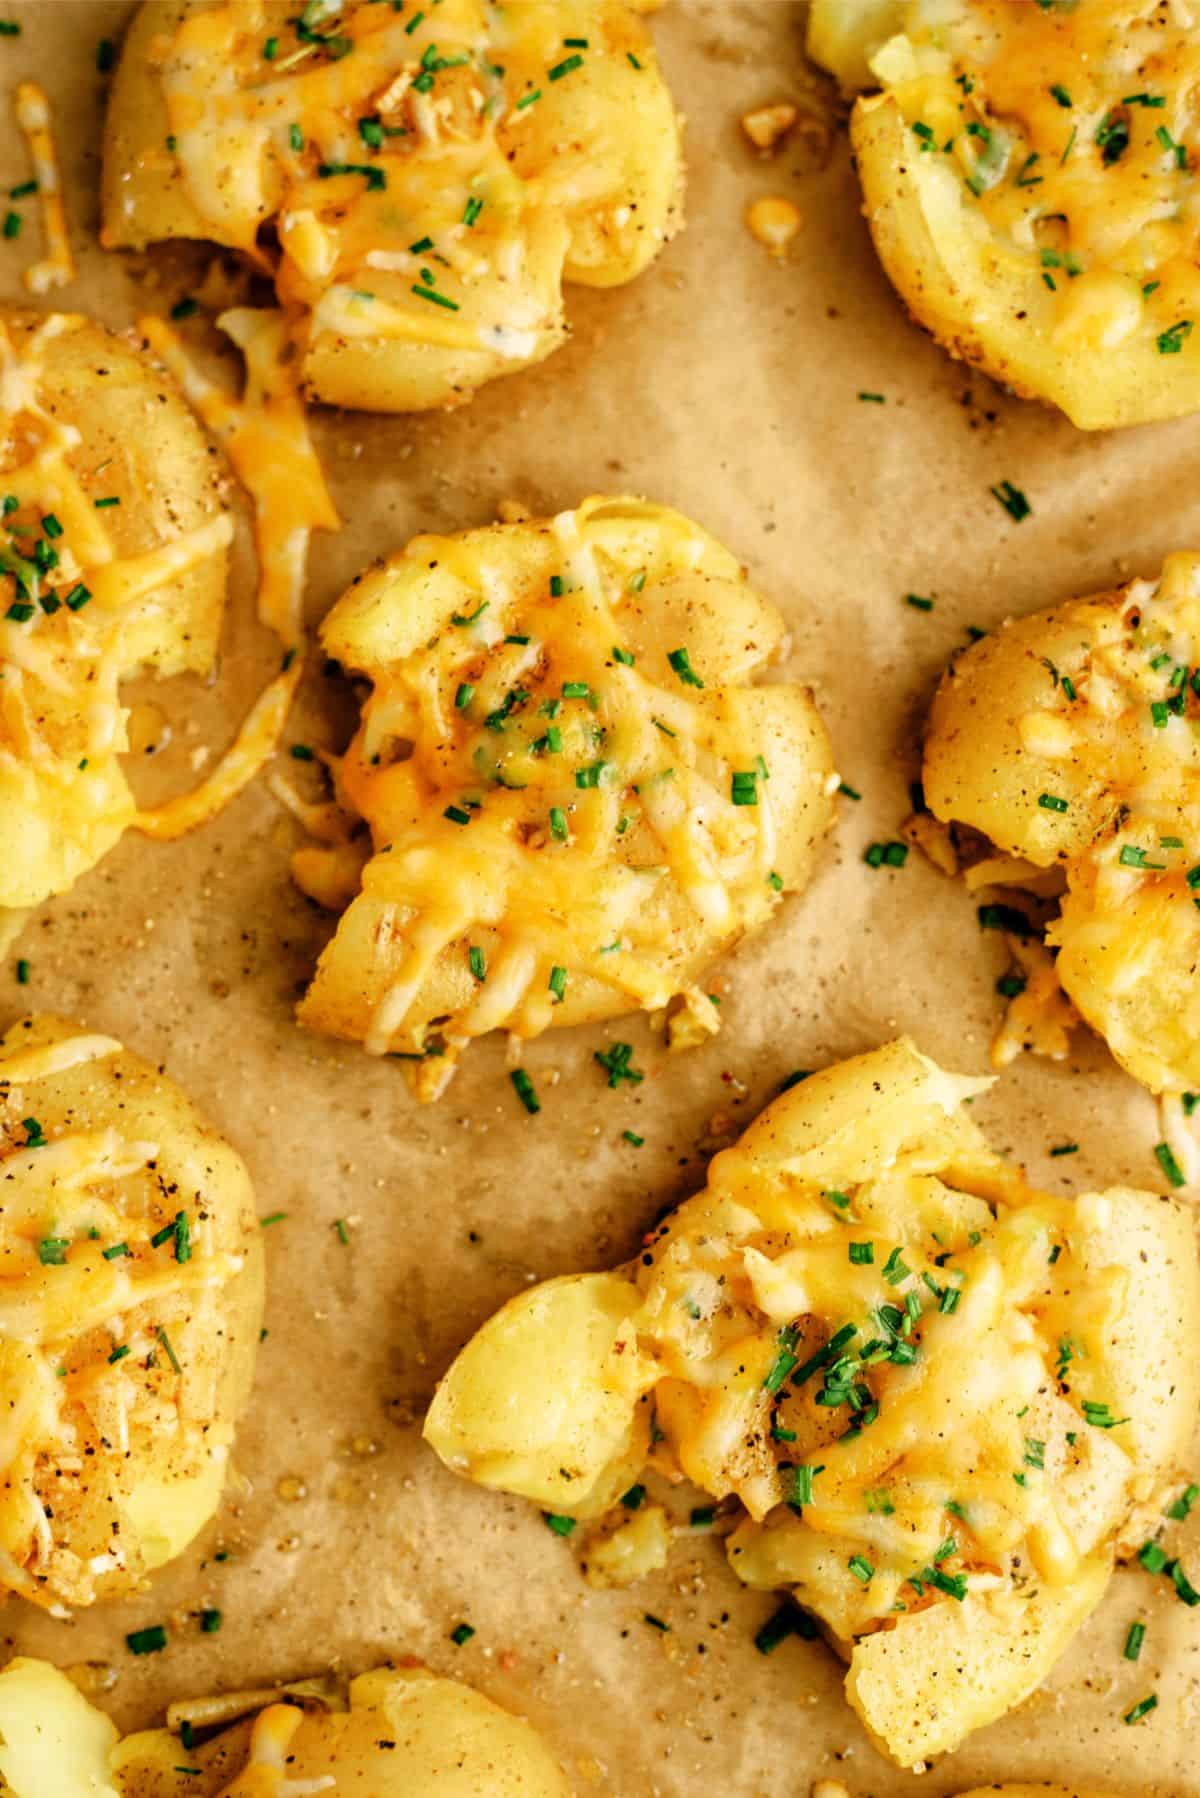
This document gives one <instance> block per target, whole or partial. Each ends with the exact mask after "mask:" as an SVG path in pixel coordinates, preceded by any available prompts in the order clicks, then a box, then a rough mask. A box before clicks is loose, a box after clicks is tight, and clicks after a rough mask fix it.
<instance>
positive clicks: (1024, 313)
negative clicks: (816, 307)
mask: <svg viewBox="0 0 1200 1798" xmlns="http://www.w3.org/2000/svg"><path fill="white" fill-rule="evenodd" d="M810 46H811V48H812V50H813V53H814V54H815V55H816V56H817V57H818V59H819V60H823V61H825V62H826V63H827V64H828V65H829V66H831V67H832V68H834V70H835V72H837V73H838V74H839V75H840V76H841V77H842V79H843V80H844V81H846V82H847V84H848V85H851V86H858V85H866V86H871V85H879V86H881V87H882V90H883V91H882V92H881V93H879V94H875V95H868V96H866V97H864V98H862V99H860V100H859V101H858V103H857V105H856V108H855V114H854V121H853V128H852V135H853V139H854V144H855V149H856V153H857V158H858V163H859V168H860V172H861V175H862V180H863V187H864V193H865V196H866V202H867V205H866V211H867V216H868V219H869V221H870V224H871V228H872V232H873V235H874V237H875V241H876V245H877V247H878V249H879V252H880V255H881V257H882V260H883V262H884V265H885V267H886V268H887V271H888V273H889V274H890V276H891V278H892V279H893V281H894V282H895V284H896V286H897V287H898V288H899V290H900V292H901V294H902V295H903V297H904V299H905V300H906V301H907V303H908V305H909V307H910V308H911V310H912V311H913V313H914V314H915V316H916V317H917V318H918V320H919V321H920V322H921V323H922V324H924V325H926V326H927V327H928V328H929V329H930V330H932V331H933V332H934V334H935V336H937V337H939V338H940V339H941V340H942V341H943V342H944V343H946V345H947V346H948V347H949V348H950V349H951V350H952V351H953V353H955V354H959V355H962V356H964V357H966V359H967V360H969V361H973V362H977V363H979V364H980V365H981V366H982V367H983V368H984V369H986V370H987V372H988V373H990V374H992V375H993V376H995V377H996V378H997V379H999V380H1002V381H1006V382H1008V383H1009V385H1011V386H1013V387H1015V388H1016V389H1017V391H1019V392H1024V393H1028V394H1033V395H1036V396H1038V397H1041V398H1045V399H1049V400H1052V401H1054V402H1055V403H1056V404H1058V405H1060V406H1062V407H1063V408H1064V409H1065V410H1066V412H1067V413H1068V414H1069V416H1070V417H1071V418H1072V419H1073V420H1074V421H1075V422H1076V423H1077V424H1079V425H1081V426H1083V427H1085V428H1097V427H1105V426H1109V425H1113V424H1128V423H1135V422H1138V421H1140V420H1142V419H1147V418H1159V417H1171V416H1174V415H1176V414H1179V413H1183V412H1190V411H1192V410H1194V409H1195V408H1196V407H1197V405H1200V332H1197V331H1196V326H1197V324H1200V269H1198V259H1197V250H1198V249H1200V205H1198V204H1197V201H1198V195H1200V190H1198V188H1197V180H1196V167H1197V151H1198V150H1200V145H1198V144H1197V142H1196V140H1195V119H1194V112H1193V108H1192V94H1193V91H1194V88H1195V85H1196V82H1197V79H1198V78H1200V22H1198V21H1197V20H1196V19H1195V18H1194V16H1193V10H1192V9H1191V8H1190V6H1179V5H1177V4H1175V3H1174V0H1117V3H1114V0H1075V3H1073V4H1070V5H1065V4H1058V3H1054V0H1052V3H1051V4H1047V5H1033V4H1030V3H1029V0H952V3H951V4H946V3H944V0H883V4H880V3H879V0H816V5H815V7H814V10H813V15H812V22H811V28H810ZM868 65H869V67H868Z"/></svg>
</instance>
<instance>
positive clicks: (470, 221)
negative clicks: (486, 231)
mask: <svg viewBox="0 0 1200 1798" xmlns="http://www.w3.org/2000/svg"><path fill="white" fill-rule="evenodd" d="M482 211H483V201H482V200H481V199H479V198H478V196H477V195H474V194H472V196H471V198H470V199H469V200H468V201H467V204H466V206H465V207H464V209H463V224H464V225H474V224H475V222H476V220H477V219H478V217H479V215H480V213H481V212H482Z"/></svg>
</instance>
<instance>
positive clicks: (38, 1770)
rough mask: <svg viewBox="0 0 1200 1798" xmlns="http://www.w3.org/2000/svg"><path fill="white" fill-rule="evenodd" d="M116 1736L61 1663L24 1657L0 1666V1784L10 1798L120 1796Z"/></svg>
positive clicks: (110, 1797) (111, 1726) (115, 1732)
mask: <svg viewBox="0 0 1200 1798" xmlns="http://www.w3.org/2000/svg"><path fill="white" fill-rule="evenodd" d="M116 1741H117V1731H116V1729H115V1727H114V1725H113V1724H112V1723H110V1722H109V1720H108V1718H107V1717H106V1716H105V1715H104V1714H103V1712H101V1711H98V1710H96V1709H95V1708H94V1707H93V1706H92V1705H90V1704H89V1703H88V1701H87V1699H86V1698H84V1696H83V1695H82V1693H81V1692H80V1691H79V1690H78V1688H77V1687H76V1686H74V1685H72V1683H71V1681H70V1680H69V1679H68V1678H67V1676H66V1674H65V1673H60V1672H59V1671H58V1669H57V1667H51V1666H50V1665H49V1664H48V1663H47V1662H45V1661H33V1660H27V1659H25V1658H24V1657H20V1658H18V1659H17V1660H14V1661H10V1662H9V1663H8V1665H7V1667H5V1668H4V1669H3V1671H2V1672H0V1785H2V1786H3V1789H4V1791H5V1792H7V1793H10V1794H11V1798H117V1793H116V1789H115V1787H114V1785H113V1783H112V1778H111V1774H110V1767H109V1755H110V1753H111V1751H112V1749H113V1748H114V1747H115V1746H116Z"/></svg>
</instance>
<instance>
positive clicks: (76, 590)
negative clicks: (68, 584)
mask: <svg viewBox="0 0 1200 1798" xmlns="http://www.w3.org/2000/svg"><path fill="white" fill-rule="evenodd" d="M91 597H92V595H91V593H90V591H89V589H88V588H87V587H85V586H84V584H83V582H82V581H76V583H75V585H74V586H73V587H72V588H71V591H70V592H69V593H68V594H67V595H66V596H65V598H64V600H63V604H64V605H65V606H66V607H67V608H68V610H69V611H72V612H81V611H82V610H83V608H84V606H86V604H87V602H88V600H89V599H90V598H91Z"/></svg>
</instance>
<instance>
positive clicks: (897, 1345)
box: [425, 1041, 1200, 1767]
mask: <svg viewBox="0 0 1200 1798" xmlns="http://www.w3.org/2000/svg"><path fill="white" fill-rule="evenodd" d="M988 1084H989V1083H988V1082H987V1081H980V1080H971V1079H966V1078H961V1077H957V1076H954V1075H950V1074H946V1073H944V1072H943V1071H942V1070H941V1069H939V1068H938V1067H936V1066H935V1065H934V1064H933V1062H931V1061H929V1060H927V1059H926V1058H925V1057H924V1056H923V1055H921V1054H919V1053H918V1051H917V1050H916V1049H915V1048H914V1047H913V1045H912V1044H911V1043H909V1042H907V1041H900V1042H895V1043H892V1044H890V1045H889V1046H887V1047H885V1048H883V1049H880V1050H878V1051H876V1052H875V1053H874V1054H870V1055H864V1056H860V1057H858V1058H857V1059H856V1060H853V1061H849V1062H844V1063H842V1064H841V1065H840V1066H836V1067H833V1068H829V1069H827V1070H826V1071H825V1072H823V1073H820V1074H815V1075H813V1076H812V1077H811V1078H809V1079H807V1080H806V1081H804V1082H803V1084H801V1085H798V1086H796V1087H795V1088H793V1089H792V1090H790V1091H789V1092H787V1093H785V1094H784V1095H783V1096H782V1097H780V1098H778V1099H776V1100H775V1102H774V1103H773V1104H772V1105H770V1106H769V1107H768V1108H767V1110H766V1111H765V1112H764V1113H763V1114H762V1116H761V1117H760V1118H759V1119H758V1120H757V1122H756V1123H754V1124H753V1125H751V1127H750V1129H749V1130H747V1132H746V1133H745V1135H744V1136H743V1137H742V1139H741V1141H740V1142H738V1143H737V1144H736V1145H735V1146H734V1147H733V1148H730V1149H727V1150H725V1151H724V1152H723V1153H721V1154H719V1155H718V1156H717V1157H716V1158H715V1160H714V1161H713V1162H712V1164H711V1166H710V1168H709V1176H708V1185H707V1187H706V1188H705V1190H704V1191H703V1192H702V1193H700V1194H699V1195H698V1196H697V1197H696V1198H693V1199H691V1200H689V1201H688V1202H687V1203H686V1204H684V1205H682V1206H681V1207H680V1208H679V1210H678V1211H676V1212H675V1213H674V1214H673V1215H672V1216H670V1217H668V1218H667V1219H666V1220H665V1221H664V1222H663V1223H662V1224H661V1225H659V1226H658V1227H657V1228H656V1229H655V1230H654V1231H652V1232H651V1234H650V1235H649V1236H648V1237H647V1238H646V1240H645V1243H644V1245H643V1253H642V1254H640V1255H639V1256H638V1257H637V1258H636V1259H635V1260H634V1261H632V1262H630V1263H629V1264H628V1265H627V1266H626V1267H624V1268H621V1269H618V1270H617V1271H616V1272H614V1273H611V1274H587V1275H582V1276H579V1277H578V1278H575V1279H570V1278H568V1279H558V1280H551V1281H548V1282H546V1283H545V1284H544V1285H541V1286H536V1287H534V1288H532V1289H530V1290H527V1291H525V1292H522V1293H520V1294H518V1295H517V1296H516V1297H515V1298H513V1299H511V1300H510V1301H509V1303H508V1304H507V1305H506V1306H504V1308H503V1309H502V1310H501V1311H500V1312H498V1313H497V1315H496V1316H495V1317H494V1318H492V1319H491V1321H490V1322H488V1323H486V1324H485V1325H484V1326H483V1328H482V1329H481V1330H480V1331H479V1332H478V1334H477V1335H476V1336H475V1337H474V1338H473V1339H472V1340H471V1341H470V1342H468V1344H467V1345H466V1347H465V1348H464V1349H463V1350H462V1352H461V1354H460V1355H459V1356H458V1359H457V1360H456V1361H455V1362H454V1364H453V1366H452V1367H451V1368H450V1370H449V1372H448V1373H447V1374H446V1376H445V1378H444V1379H443V1380H442V1382H441V1384H440V1385H439V1387H438V1389H437V1392H436V1395H435V1397H434V1400H433V1403H432V1405H431V1407H430V1410H429V1414H428V1417H427V1419H426V1423H425V1436H426V1439H427V1440H428V1441H429V1443H430V1444H431V1445H432V1447H433V1448H434V1449H435V1451H436V1452H437V1453H438V1455H439V1456H440V1457H441V1458H442V1460H443V1461H445V1462H446V1464H447V1465H448V1466H449V1467H451V1468H453V1469H455V1470H456V1471H458V1472H460V1473H463V1474H465V1475H466V1476H467V1477H469V1478H471V1479H475V1480H478V1481H481V1482H482V1483H484V1484H487V1485H493V1486H500V1487H502V1488H503V1489H504V1490H506V1491H509V1492H515V1493H519V1494H522V1495H526V1496H529V1497H531V1498H533V1499H534V1500H535V1501H536V1502H537V1503H539V1504H541V1505H543V1506H545V1507H546V1508H547V1509H548V1510H552V1511H553V1512H555V1513H560V1514H563V1515H565V1516H567V1517H577V1518H591V1517H596V1516H599V1515H600V1514H601V1513H602V1512H603V1511H604V1510H605V1509H606V1508H607V1507H608V1506H609V1505H610V1504H611V1503H612V1501H613V1498H614V1496H615V1495H616V1494H617V1493H619V1492H620V1491H621V1489H622V1487H623V1486H624V1485H628V1484H629V1483H631V1481H632V1480H633V1479H635V1478H636V1477H637V1474H638V1472H639V1470H640V1469H641V1467H642V1465H643V1463H644V1462H645V1461H646V1460H647V1458H648V1459H649V1465H650V1466H651V1467H652V1468H653V1469H655V1470H656V1471H657V1472H659V1473H660V1474H663V1475H665V1476H666V1478H667V1479H668V1480H669V1481H678V1480H680V1479H687V1480H689V1481H691V1482H693V1483H694V1484H695V1485H697V1486H699V1487H701V1488H702V1489H703V1490H704V1491H705V1492H706V1493H708V1494H710V1495H711V1497H712V1498H713V1499H715V1500H718V1501H726V1503H727V1507H728V1508H729V1510H730V1511H731V1513H732V1518H733V1519H737V1518H740V1521H738V1522H737V1523H736V1527H735V1528H734V1529H733V1533H732V1534H731V1535H729V1536H728V1537H727V1539H726V1546H727V1552H728V1555H729V1559H730V1563H731V1565H732V1566H733V1568H734V1570H735V1571H736V1572H737V1573H738V1574H739V1576H740V1577H741V1578H742V1579H744V1580H746V1581H747V1582H748V1583H749V1584H751V1585H754V1586H763V1587H783V1588H786V1589H788V1590H790V1591H791V1592H792V1594H793V1595H794V1596H795V1598H796V1599H797V1600H798V1601H799V1602H800V1603H801V1604H802V1605H804V1606H805V1607H806V1608H807V1609H808V1610H809V1611H811V1612H812V1613H813V1614H814V1615H815V1616H816V1617H817V1618H818V1619H819V1620H820V1622H821V1624H822V1625H823V1627H824V1629H825V1631H826V1633H827V1634H828V1635H829V1637H830V1638H831V1640H832V1642H833V1643H834V1645H835V1646H836V1647H837V1649H838V1650H839V1652H841V1653H842V1654H843V1655H844V1656H845V1657H846V1659H847V1660H848V1662H849V1667H848V1672H847V1677H846V1691H847V1695H848V1697H849V1699H850V1702H851V1704H852V1705H853V1706H854V1708H855V1710H856V1711H857V1712H858V1714H859V1716H860V1717H861V1718H862V1721H863V1723H864V1724H865V1725H866V1728H867V1729H868V1731H869V1732H870V1734H871V1736H872V1737H873V1738H874V1739H875V1740H876V1742H877V1743H878V1744H879V1745H880V1746H881V1747H882V1748H883V1749H884V1750H885V1751H886V1752H887V1753H889V1754H890V1755H891V1756H892V1757H893V1758H894V1759H895V1760H896V1761H898V1762H899V1763H900V1764H901V1765H903V1766H906V1767H916V1766H918V1765H919V1764H920V1763H922V1762H923V1761H925V1760H926V1759H927V1758H928V1757H929V1756H931V1755H935V1754H941V1753H944V1752H946V1751H947V1750H949V1749H952V1748H955V1747H957V1746H958V1745H959V1744H960V1743H961V1742H962V1741H963V1740H964V1738H965V1737H966V1736H967V1735H968V1734H970V1732H971V1731H972V1730H974V1729H977V1728H979V1727H980V1726H981V1725H982V1724H984V1723H987V1722H989V1721H991V1720H993V1719H994V1718H996V1717H999V1716H1000V1715H1002V1714H1003V1713H1004V1712H1005V1711H1007V1710H1009V1709H1011V1708H1012V1707H1013V1706H1014V1705H1016V1704H1019V1703H1020V1702H1021V1701H1022V1699H1024V1698H1026V1697H1027V1696H1028V1695H1029V1694H1030V1693H1031V1692H1032V1691H1033V1689H1034V1688H1035V1686H1036V1685H1037V1684H1038V1682H1039V1681H1040V1680H1041V1679H1042V1678H1043V1677H1044V1675H1045V1674H1046V1673H1047V1672H1048V1671H1049V1669H1050V1668H1051V1667H1052V1666H1053V1664H1054V1662H1055V1661H1056V1660H1057V1658H1058V1657H1059V1655H1060V1654H1061V1653H1062V1652H1063V1650H1064V1648H1065V1647H1066V1645H1067V1643H1068V1642H1069V1640H1070V1639H1071V1637H1072V1636H1073V1635H1074V1633H1075V1631H1076V1630H1078V1628H1079V1627H1080V1625H1081V1624H1082V1622H1083V1621H1084V1619H1085V1618H1086V1617H1087V1616H1088V1614H1089V1613H1090V1612H1091V1611H1092V1610H1093V1609H1094V1607H1095V1606H1096V1605H1097V1604H1098V1603H1099V1601H1100V1598H1101V1596H1102V1594H1103V1592H1104V1589H1105V1587H1106V1585H1107V1583H1108V1579H1109V1575H1110V1573H1111V1571H1112V1568H1113V1564H1114V1560H1115V1558H1116V1557H1117V1556H1118V1555H1119V1554H1121V1553H1124V1552H1128V1550H1129V1548H1130V1546H1131V1543H1130V1540H1129V1532H1130V1530H1131V1528H1132V1527H1133V1526H1132V1523H1131V1519H1132V1514H1133V1512H1134V1508H1135V1505H1140V1504H1143V1503H1145V1502H1146V1501H1148V1500H1150V1499H1152V1498H1153V1497H1154V1496H1155V1495H1156V1492H1157V1489H1158V1488H1159V1487H1160V1486H1161V1485H1162V1484H1163V1483H1164V1482H1165V1481H1166V1480H1167V1479H1168V1478H1169V1476H1170V1474H1171V1472H1172V1470H1173V1467H1174V1464H1175V1461H1176V1457H1177V1456H1178V1455H1180V1454H1181V1453H1182V1452H1184V1450H1185V1449H1186V1446H1187V1443H1188V1441H1189V1439H1190V1435H1191V1431H1192V1429H1193V1426H1194V1422H1195V1417H1196V1407H1197V1402H1198V1400H1200V1370H1198V1369H1197V1365H1196V1357H1195V1353H1194V1342H1195V1331H1196V1325H1197V1320H1198V1318H1200V1270H1198V1267H1197V1258H1196V1245H1195V1240H1194V1236H1193V1230H1192V1224H1191V1220H1190V1217H1189V1216H1188V1214H1187V1213H1186V1212H1185V1210H1184V1209H1183V1208H1182V1206H1180V1205H1178V1204H1177V1203H1175V1202H1173V1201H1171V1200H1169V1199H1157V1198H1154V1197H1152V1196H1151V1195H1150V1194H1148V1193H1142V1192H1134V1191H1130V1190H1128V1189H1124V1188H1118V1189H1116V1190H1113V1191H1110V1192H1106V1193H1102V1194H1093V1195H1090V1196H1088V1197H1083V1198H1079V1199H1077V1200H1068V1199H1061V1198H1052V1197H1049V1196H1047V1195H1045V1194H1043V1193H1040V1192H1037V1191H1035V1190H1033V1189H1031V1188H1030V1187H1028V1186H1027V1185H1026V1184H1025V1183H1024V1181H1023V1179H1022V1178H1021V1176H1020V1175H1019V1174H1018V1173H1017V1172H1016V1171H1015V1170H1014V1169H1012V1168H1010V1167H1009V1166H1008V1165H1007V1164H1005V1163H1004V1162H1003V1161H1002V1160H1001V1159H1000V1158H999V1157H998V1156H997V1155H995V1154H994V1153H993V1152H992V1151H991V1150H990V1149H989V1148H988V1146H987V1144H986V1142H985V1141H984V1138H983V1137H982V1135H981V1134H980V1132H979V1130H978V1129H977V1128H976V1127H975V1125H974V1124H973V1123H972V1122H971V1121H970V1119H969V1117H968V1115H967V1113H966V1111H965V1110H964V1109H963V1105H964V1101H966V1100H968V1099H970V1098H971V1097H972V1096H973V1095H974V1094H976V1093H978V1092H980V1091H982V1090H984V1088H985V1087H986V1086H987V1085H988ZM567 1381H570V1382H572V1383H571V1384H567V1383H566V1382H567ZM579 1415H582V1417H583V1419H584V1421H583V1423H582V1424H581V1423H580V1422H579ZM594 1420H596V1421H594ZM651 1444H653V1446H652V1447H651V1446H650V1445H651ZM1137 1540H1138V1538H1137V1537H1136V1536H1135V1537H1134V1542H1135V1543H1136V1541H1137Z"/></svg>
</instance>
